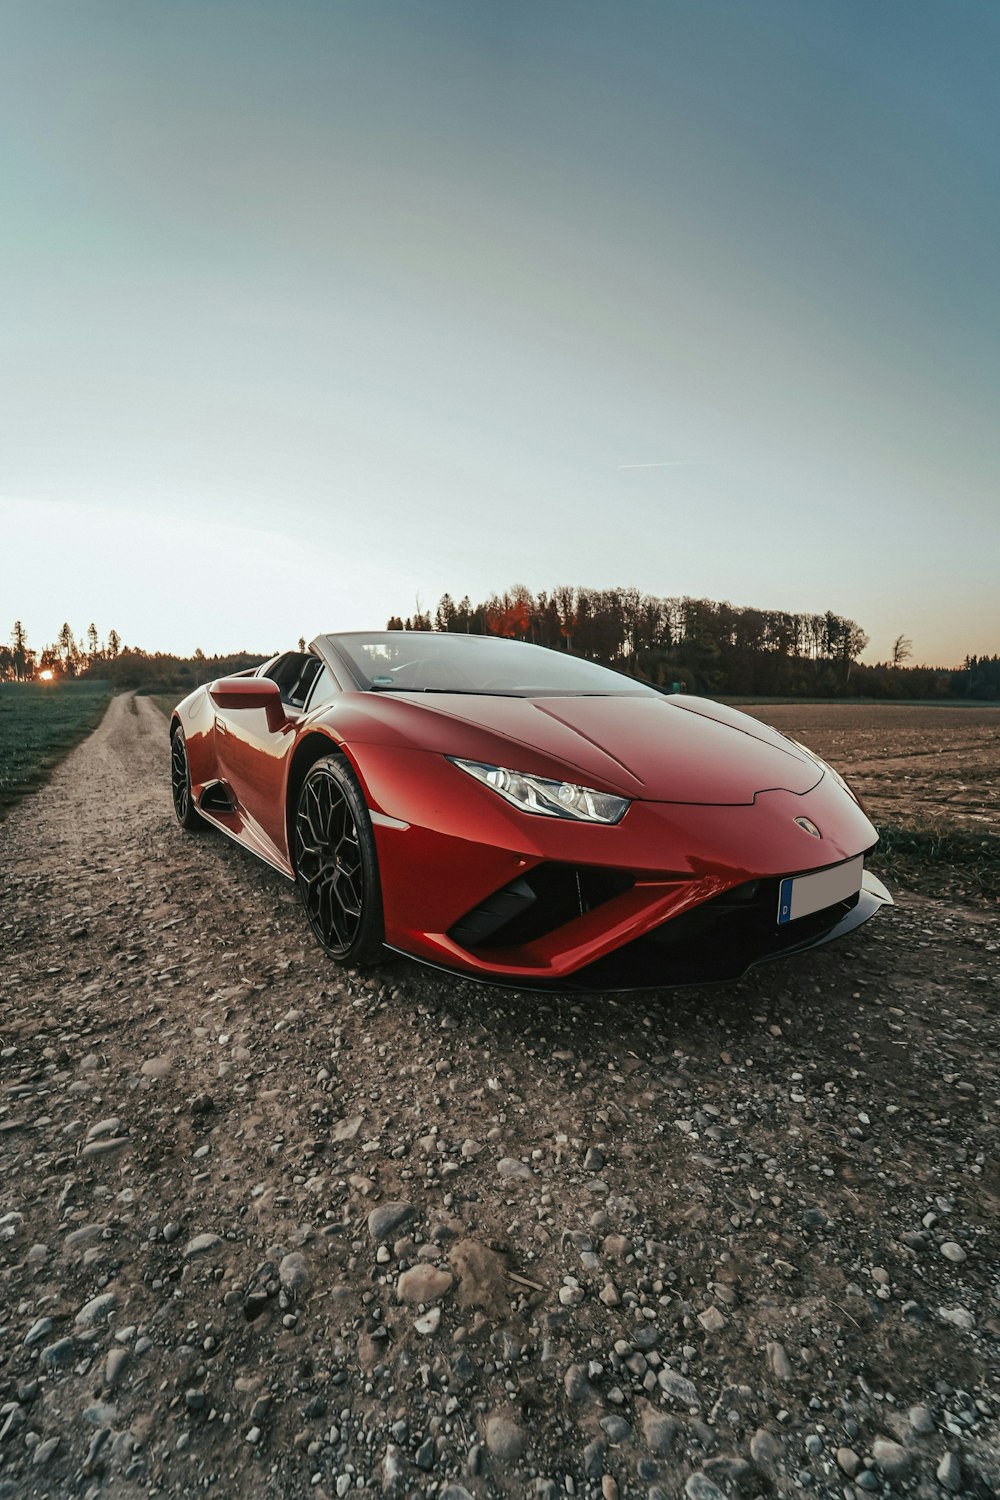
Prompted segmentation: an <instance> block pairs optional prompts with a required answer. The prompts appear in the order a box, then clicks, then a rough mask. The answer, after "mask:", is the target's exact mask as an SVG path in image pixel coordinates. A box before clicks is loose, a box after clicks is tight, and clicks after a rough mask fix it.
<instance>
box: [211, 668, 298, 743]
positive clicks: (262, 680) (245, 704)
mask: <svg viewBox="0 0 1000 1500" xmlns="http://www.w3.org/2000/svg"><path fill="white" fill-rule="evenodd" d="M208 694H209V697H210V698H211V700H212V702H213V703H214V704H215V705H216V706H217V707H218V708H222V709H234V708H263V709H265V710H266V711H267V727H268V729H270V730H272V731H274V730H278V729H280V728H281V726H282V724H283V723H284V722H285V718H286V715H285V709H284V705H283V704H282V701H281V690H280V689H279V687H278V684H277V683H276V682H272V681H271V679H270V677H220V678H219V679H218V681H217V682H213V683H212V685H211V687H210V688H209V690H208Z"/></svg>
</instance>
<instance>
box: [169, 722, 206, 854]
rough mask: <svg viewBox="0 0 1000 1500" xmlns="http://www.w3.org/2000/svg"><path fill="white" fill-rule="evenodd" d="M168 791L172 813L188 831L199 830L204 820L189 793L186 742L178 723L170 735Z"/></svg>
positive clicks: (195, 831)
mask: <svg viewBox="0 0 1000 1500" xmlns="http://www.w3.org/2000/svg"><path fill="white" fill-rule="evenodd" d="M170 793H171V796H172V797H173V799H174V815H175V816H176V818H177V821H178V823H179V824H180V825H181V827H182V828H184V829H186V830H187V832H188V833H198V832H201V831H202V830H203V829H204V827H205V821H204V819H203V818H202V817H201V814H200V813H199V812H198V809H197V808H196V807H195V805H194V798H193V797H192V795H191V768H190V766H189V765H188V758H187V744H186V743H185V740H184V731H183V729H181V727H180V725H179V724H178V726H177V728H176V729H175V730H174V732H173V734H171V736H170Z"/></svg>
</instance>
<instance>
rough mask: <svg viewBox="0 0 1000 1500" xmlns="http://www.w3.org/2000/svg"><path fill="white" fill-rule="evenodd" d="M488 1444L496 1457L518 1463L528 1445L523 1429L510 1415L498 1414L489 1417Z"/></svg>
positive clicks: (487, 1427)
mask: <svg viewBox="0 0 1000 1500" xmlns="http://www.w3.org/2000/svg"><path fill="white" fill-rule="evenodd" d="M486 1446H487V1448H488V1449H489V1450H490V1452H491V1453H492V1454H493V1456H494V1458H499V1459H501V1460H502V1461H503V1462H504V1463H516V1462H517V1460H518V1459H519V1458H520V1457H521V1456H522V1454H523V1453H524V1450H525V1447H526V1446H527V1445H526V1440H525V1435H524V1431H523V1429H522V1428H521V1427H519V1426H518V1424H517V1423H516V1422H514V1421H512V1420H511V1418H510V1417H505V1416H501V1415H498V1416H492V1417H489V1418H488V1419H487V1422H486Z"/></svg>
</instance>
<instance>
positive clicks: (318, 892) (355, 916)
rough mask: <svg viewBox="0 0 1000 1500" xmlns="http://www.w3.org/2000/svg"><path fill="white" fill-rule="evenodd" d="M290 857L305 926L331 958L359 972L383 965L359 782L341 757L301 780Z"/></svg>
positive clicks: (374, 868) (378, 896) (378, 899)
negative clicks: (381, 963)
mask: <svg viewBox="0 0 1000 1500" xmlns="http://www.w3.org/2000/svg"><path fill="white" fill-rule="evenodd" d="M293 851H294V858H295V876H296V880H297V882H298V887H299V891H300V892H301V895H302V904H303V905H304V907H305V909H306V916H307V917H308V919H309V925H310V927H311V928H312V930H313V932H314V933H315V934H316V937H317V938H318V939H319V941H320V943H321V944H322V946H323V947H324V948H325V949H326V951H327V953H329V955H330V957H331V958H335V959H338V960H339V961H340V962H341V963H345V964H354V965H356V966H358V967H365V966H368V965H371V964H373V963H376V962H377V961H378V960H379V959H380V958H383V957H384V956H385V953H384V949H383V946H382V945H383V940H384V936H385V928H384V924H383V918H382V891H381V887H380V885H379V879H378V857H377V854H376V850H375V835H374V833H373V832H372V823H371V818H370V817H369V815H368V808H367V807H366V806H365V799H364V796H363V794H362V791H361V788H360V786H359V785H358V782H357V779H356V777H355V775H354V773H353V771H352V770H351V768H350V766H349V765H348V764H347V762H346V761H344V760H342V759H341V758H340V757H339V756H336V755H329V756H326V757H325V758H324V759H323V760H319V761H317V762H316V764H315V765H314V766H312V767H310V769H309V771H308V772H307V774H306V779H305V781H304V782H303V783H302V790H301V791H300V792H299V800H298V804H297V806H296V810H295V826H294V833H293Z"/></svg>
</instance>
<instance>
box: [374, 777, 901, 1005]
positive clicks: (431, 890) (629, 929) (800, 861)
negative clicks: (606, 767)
mask: <svg viewBox="0 0 1000 1500" xmlns="http://www.w3.org/2000/svg"><path fill="white" fill-rule="evenodd" d="M363 780H364V784H365V793H366V797H367V799H368V804H369V806H370V807H371V808H372V811H373V820H374V824H375V838H376V844H377V847H378V859H379V871H380V877H381V885H382V895H383V906H384V913H385V940H386V944H387V946H388V947H390V948H392V949H395V950H396V951H398V952H400V953H404V954H406V955H408V956H409V957H411V958H416V959H418V960H420V961H421V962H424V963H429V964H432V965H435V966H437V967H439V968H443V969H447V970H449V971H452V972H457V973H460V974H465V975H468V976H470V977H474V978H479V979H483V980H487V981H490V982H493V983H498V984H508V985H512V986H515V987H518V988H527V989H534V988H538V989H546V988H547V989H586V990H597V989H632V988H647V987H654V988H655V987H660V986H664V985H671V984H691V983H696V982H704V981H711V980H713V979H731V978H735V977H737V976H738V975H739V974H742V973H743V972H745V970H746V969H747V968H748V967H749V966H750V965H751V964H753V963H758V962H761V961H763V960H765V959H768V958H775V957H779V956H780V955H781V954H783V953H789V952H796V951H799V950H801V949H804V948H808V947H814V946H816V945H817V944H819V943H823V942H828V941H830V940H831V938H833V937H835V936H839V935H840V934H841V933H842V932H844V931H849V930H850V928H851V927H853V926H857V925H859V924H860V923H861V922H863V921H866V920H867V919H868V917H870V916H872V915H873V914H874V912H875V911H877V910H878V908H879V907H880V906H881V905H884V904H885V903H886V902H887V901H890V900H891V897H889V894H888V892H887V891H885V889H884V887H882V886H881V885H880V883H879V882H877V881H875V880H874V877H871V876H866V877H865V885H864V887H863V888H862V890H861V892H859V893H858V894H857V895H855V896H854V897H852V898H851V899H850V901H849V902H848V903H838V905H837V906H836V907H834V908H830V909H828V910H827V911H825V912H819V913H815V914H813V915H812V916H809V917H806V918H801V919H799V920H797V921H795V922H791V923H788V924H786V925H785V926H783V927H781V928H779V927H778V926H777V921H776V918H777V910H778V883H779V881H780V879H781V878H782V877H784V876H788V875H798V874H806V873H808V872H809V871H810V870H811V869H819V868H825V867H828V866H831V865H836V864H840V863H842V862H843V861H845V860H848V859H853V858H856V857H857V856H858V855H859V854H862V853H864V852H867V851H870V850H871V849H872V848H873V847H874V845H875V843H876V842H877V833H876V830H875V829H874V828H873V827H872V825H871V823H870V822H869V821H868V819H867V818H866V817H865V815H864V813H863V812H862V811H861V809H860V807H859V806H858V804H857V803H856V802H855V801H854V799H853V798H852V797H850V796H849V795H848V794H847V793H846V792H844V791H843V790H842V789H841V788H840V787H839V786H837V784H836V783H835V781H834V780H833V778H832V777H827V776H824V777H823V778H822V779H821V780H820V782H819V783H818V784H817V785H816V786H814V787H812V788H811V789H810V790H809V791H808V792H805V793H792V792H788V791H784V790H780V789H775V790H771V791H766V792H761V793H758V794H757V796H756V797H755V798H754V800H753V802H752V803H748V804H739V805H729V806H719V805H704V804H687V803H654V802H642V801H636V802H633V803H632V805H631V807H630V808H629V811H628V812H627V814H626V815H625V817H624V818H623V819H622V821H621V823H619V824H617V825H615V826H609V827H603V826H594V825H589V826H588V825H586V824H579V823H573V822H569V821H563V820H560V819H547V818H532V817H528V816H526V815H524V814H523V813H520V812H519V811H517V810H516V809H514V808H512V807H510V806H509V805H508V804H506V803H505V802H504V801H503V800H502V799H501V798H499V797H497V796H496V795H495V794H493V793H492V792H490V791H488V790H487V789H485V788H483V787H482V786H480V785H479V784H478V783H477V782H475V781H474V780H473V779H472V778H470V777H468V776H466V775H464V773H462V772H460V771H458V770H457V769H456V768H455V767H454V766H451V765H450V764H449V763H448V762H446V761H445V759H444V757H441V756H433V755H429V754H425V753H421V752H401V751H398V750H397V751H394V750H392V749H389V748H383V747H378V748H377V749H376V748H375V747H366V754H365V758H364V776H363ZM802 815H806V817H807V818H808V819H809V820H811V821H812V822H813V823H814V824H815V825H817V826H818V827H819V828H820V829H821V830H822V839H821V841H820V842H817V841H816V839H815V838H813V837H812V836H810V834H808V833H806V832H803V830H802V828H801V826H798V825H797V823H796V819H797V818H800V817H801V816H802ZM560 879H561V880H563V882H564V883H565V881H566V880H572V881H575V882H579V889H580V895H581V899H580V900H579V902H578V904H576V905H575V906H574V905H573V903H572V901H571V900H567V899H566V893H565V890H564V891H563V893H562V896H561V897H560V896H559V894H558V891H557V892H556V896H555V897H554V898H553V901H552V902H550V903H549V905H548V907H547V908H546V910H545V912H542V908H543V907H544V906H545V902H543V901H537V902H536V907H535V910H536V915H537V914H538V913H540V912H541V913H542V915H543V916H545V920H542V921H534V922H533V921H532V920H530V919H529V920H527V921H519V920H517V913H516V905H517V902H516V899H512V893H513V898H516V895H517V891H518V889H519V888H520V887H521V884H522V882H524V883H527V884H528V885H529V886H532V885H533V886H534V888H535V894H536V896H537V893H538V886H539V881H544V880H550V881H553V882H554V884H555V886H558V884H559V880H560ZM595 883H596V887H597V888H596V889H595ZM602 883H603V884H602ZM546 899H548V898H546ZM498 901H499V902H501V903H504V902H506V903H507V904H508V907H509V908H510V910H509V911H508V912H507V914H506V915H503V920H502V921H499V922H497V921H495V920H492V918H491V915H490V912H489V910H488V909H489V908H490V907H492V906H495V905H496V903H497V902H498ZM484 908H485V909H487V911H486V920H485V923H484V924H483V925H481V926H480V928H479V930H477V929H476V923H477V922H480V920H481V918H482V915H483V909H484ZM510 911H513V913H514V920H513V922H512V923H510V922H509V921H508V917H509V915H510ZM491 924H492V925H491Z"/></svg>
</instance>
